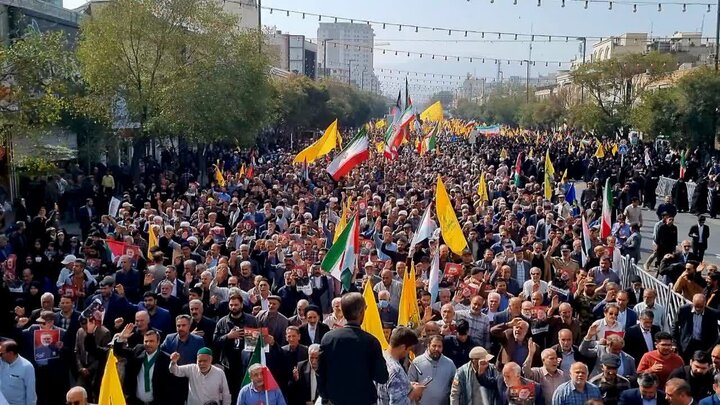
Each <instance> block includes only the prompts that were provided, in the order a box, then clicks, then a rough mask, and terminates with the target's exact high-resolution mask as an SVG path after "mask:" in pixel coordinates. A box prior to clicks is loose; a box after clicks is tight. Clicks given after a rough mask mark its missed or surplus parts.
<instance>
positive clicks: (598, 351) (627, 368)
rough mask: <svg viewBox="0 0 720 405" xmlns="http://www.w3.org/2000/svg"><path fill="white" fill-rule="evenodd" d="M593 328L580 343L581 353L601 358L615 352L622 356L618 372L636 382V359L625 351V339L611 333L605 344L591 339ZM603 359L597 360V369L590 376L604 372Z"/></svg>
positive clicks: (593, 357)
mask: <svg viewBox="0 0 720 405" xmlns="http://www.w3.org/2000/svg"><path fill="white" fill-rule="evenodd" d="M592 331H593V330H592V328H591V329H590V330H589V331H588V335H587V336H585V339H583V341H582V343H580V353H582V354H583V355H584V356H587V357H589V358H592V359H597V360H601V359H602V357H603V355H605V354H608V353H610V354H614V355H616V356H618V357H619V358H620V366H618V370H617V374H618V375H621V376H623V377H625V378H627V379H628V380H630V382H634V381H635V378H636V377H637V372H636V371H635V359H634V358H632V357H631V356H630V355H629V354H627V353H625V352H624V351H623V349H624V348H625V339H623V338H622V337H621V336H619V335H610V336H608V337H607V339H605V342H604V343H605V344H604V345H603V344H600V343H602V342H597V341H595V340H591V339H590V336H591V335H590V333H592ZM601 363H602V362H601V361H596V362H595V369H594V370H593V371H592V372H591V373H590V377H591V378H592V377H595V376H596V375H598V374H600V373H601V372H602V368H601Z"/></svg>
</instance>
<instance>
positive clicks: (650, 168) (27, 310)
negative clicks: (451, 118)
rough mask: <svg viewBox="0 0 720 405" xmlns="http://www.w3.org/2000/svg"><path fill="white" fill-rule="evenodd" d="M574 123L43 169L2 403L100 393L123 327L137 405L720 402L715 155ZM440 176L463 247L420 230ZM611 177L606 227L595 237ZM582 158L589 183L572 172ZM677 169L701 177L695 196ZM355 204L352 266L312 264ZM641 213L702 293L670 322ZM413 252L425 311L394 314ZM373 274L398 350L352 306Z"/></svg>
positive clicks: (670, 260)
mask: <svg viewBox="0 0 720 405" xmlns="http://www.w3.org/2000/svg"><path fill="white" fill-rule="evenodd" d="M581 138H582V136H581V135H580V134H577V133H572V132H568V133H557V134H554V133H535V132H532V131H523V132H517V133H513V134H503V135H496V136H487V137H486V136H474V135H472V136H471V137H467V136H462V135H459V134H455V133H452V132H450V131H443V134H442V135H441V136H440V139H439V142H438V145H437V149H436V150H435V151H431V152H430V153H426V154H424V155H422V156H420V155H418V153H417V152H416V151H415V150H414V148H413V147H412V146H411V145H410V144H408V145H406V146H404V147H403V148H402V149H401V150H400V156H399V157H398V159H396V160H392V161H391V160H387V159H385V158H383V156H382V154H377V153H375V151H372V154H371V158H370V159H369V160H368V161H366V162H365V163H363V164H362V165H360V166H359V167H357V168H355V169H354V170H353V171H352V172H350V173H349V174H348V175H347V176H346V177H345V178H343V179H341V180H340V181H339V182H334V181H333V180H332V179H331V178H330V177H329V176H328V175H327V173H326V172H325V167H326V164H325V162H324V161H323V159H321V160H319V161H317V162H315V163H314V164H312V165H310V166H309V167H304V166H302V167H301V166H299V165H292V160H293V157H294V155H293V154H292V153H291V151H287V150H283V149H281V148H278V147H272V148H265V149H263V150H262V151H259V150H257V149H253V150H250V151H222V150H221V151H217V152H215V155H213V156H208V157H207V159H206V161H207V162H215V161H216V160H218V161H220V162H222V165H221V167H222V170H221V173H222V176H221V177H222V179H219V178H218V177H219V176H218V175H215V174H214V170H215V169H213V168H209V169H208V172H209V173H210V175H209V180H207V179H204V178H203V177H202V176H200V175H199V173H200V171H199V170H198V169H197V166H196V165H195V163H192V162H195V161H196V160H194V159H193V157H191V158H189V159H188V157H187V156H183V154H172V153H163V156H162V160H161V161H160V162H156V161H155V160H153V159H150V158H148V159H145V160H144V161H143V162H142V164H141V171H140V172H139V173H129V172H128V171H127V170H126V168H125V167H122V168H119V167H113V168H107V167H105V166H102V165H98V166H96V167H94V168H93V170H92V171H91V172H90V173H83V172H82V170H80V168H79V167H74V168H73V169H72V170H71V171H70V172H68V173H67V175H66V176H55V177H53V178H49V179H47V182H45V183H44V185H43V187H40V188H36V189H35V190H34V191H35V194H34V195H31V196H28V199H29V200H30V204H28V203H26V201H25V200H18V201H16V203H15V204H14V205H13V207H12V215H13V216H14V221H13V223H12V224H10V225H9V226H8V229H7V232H6V234H5V235H2V236H0V262H2V268H3V280H2V291H0V300H1V301H2V302H0V304H1V305H2V308H3V309H4V311H3V313H2V315H0V335H2V337H3V341H2V342H1V343H0V357H1V358H2V361H0V394H1V395H0V404H1V403H5V402H6V403H8V404H11V405H20V404H22V405H29V404H35V403H37V404H59V403H62V402H63V401H66V402H67V403H68V404H70V403H72V404H84V403H87V402H96V401H98V398H99V394H100V387H101V382H102V376H103V370H104V369H105V364H106V360H107V357H108V353H109V350H110V349H112V353H113V354H114V356H115V357H117V359H118V370H119V374H120V377H121V380H122V391H123V395H124V396H125V398H126V399H127V401H128V403H130V404H171V405H172V404H185V403H187V404H189V405H208V404H223V405H227V404H231V403H232V404H236V403H237V404H242V405H256V404H259V403H263V404H266V405H279V404H300V405H305V404H308V403H315V401H316V400H317V399H318V398H322V402H323V403H331V404H358V405H369V404H375V403H378V404H393V405H396V404H397V405H400V404H412V403H417V404H423V405H425V404H427V405H436V404H458V405H477V404H506V403H510V404H531V403H539V404H544V403H546V404H553V405H566V404H567V405H574V404H585V403H589V404H599V403H604V404H610V405H613V404H638V405H640V404H664V403H667V402H669V403H671V404H673V405H687V404H689V403H691V402H692V401H695V402H698V401H704V402H700V403H703V404H704V403H708V404H712V403H715V401H720V345H717V344H718V343H719V342H718V320H719V318H720V315H718V312H717V309H718V308H720V295H719V294H718V291H719V289H720V272H717V266H716V265H715V264H713V263H711V262H708V261H704V257H703V255H704V252H705V250H706V249H707V246H708V239H709V238H710V228H709V227H708V225H706V224H705V217H704V215H709V216H710V217H713V218H714V217H715V216H716V211H717V207H718V199H717V189H718V186H717V182H718V181H720V178H718V175H719V174H720V163H718V162H716V160H715V159H714V158H713V159H712V160H710V161H709V163H708V164H707V165H706V164H704V163H703V162H704V160H703V156H702V155H701V153H700V152H699V151H695V152H691V153H688V156H687V159H686V160H685V159H681V156H680V153H678V152H676V151H671V150H663V149H658V148H655V147H654V146H653V145H650V144H648V145H646V144H643V143H642V142H639V143H637V144H636V143H634V142H633V143H629V144H627V145H623V146H624V147H627V153H626V154H624V155H622V156H621V154H619V153H617V154H616V153H612V152H611V149H612V145H611V144H606V150H607V152H606V154H605V157H602V158H598V157H596V152H597V151H596V148H597V146H596V141H592V142H588V141H585V140H584V139H581ZM346 139H349V138H346ZM546 151H549V156H550V158H551V160H552V162H553V164H554V167H555V176H554V179H553V185H552V189H553V190H552V198H551V199H549V200H548V199H546V198H544V190H543V180H544V170H545V169H544V167H545V165H544V158H545V153H546ZM211 158H212V159H211ZM681 161H683V162H687V163H686V164H684V166H683V169H684V178H683V179H681V180H680V181H678V182H677V184H676V186H675V187H674V188H673V193H672V195H670V196H667V197H666V198H665V199H664V200H663V201H661V202H658V201H656V192H655V188H656V187H657V184H658V181H659V177H660V176H661V175H662V176H668V177H674V178H677V177H678V173H679V170H680V165H681ZM516 162H517V163H519V165H520V168H521V170H520V172H519V173H516V170H515V166H516ZM481 174H484V176H485V179H486V180H487V189H488V198H487V199H484V198H481V196H480V195H479V194H478V181H479V180H478V179H479V178H480V175H481ZM438 175H441V176H442V178H443V181H444V183H445V185H446V187H447V190H448V192H449V195H450V199H451V202H452V204H453V205H454V209H455V212H456V214H457V218H458V220H459V223H460V226H461V228H462V231H463V234H464V236H465V239H466V241H467V248H466V249H465V250H464V251H463V252H462V253H461V254H455V253H453V252H451V251H450V250H449V248H448V246H447V245H446V244H445V243H444V242H445V241H444V240H443V235H442V234H441V233H440V232H439V230H438V231H436V232H435V233H434V234H433V235H432V236H431V237H430V238H428V239H426V240H425V241H422V242H421V243H419V244H417V245H415V246H410V245H411V243H410V242H411V241H412V240H413V235H414V234H415V233H416V232H417V231H418V227H419V226H420V222H421V218H422V216H423V213H424V212H425V210H426V208H427V207H428V206H429V205H431V204H433V198H434V196H435V189H434V188H435V181H436V178H437V176H438ZM133 177H135V179H133ZM608 178H609V179H610V181H609V184H610V185H611V187H612V188H613V194H612V195H613V200H612V201H611V202H610V206H611V209H612V230H611V235H610V236H608V237H605V238H601V236H600V223H601V217H602V212H601V211H602V206H603V198H604V197H603V196H604V195H606V194H605V193H604V190H603V188H604V187H605V184H606V183H605V180H606V179H608ZM575 180H577V181H583V182H586V183H587V186H586V187H583V189H582V191H581V190H580V189H577V192H576V189H575V187H574V185H573V183H574V181H575ZM685 180H693V181H695V182H696V183H697V184H698V186H697V187H696V189H695V192H696V193H700V194H699V196H698V198H695V199H693V201H695V204H693V206H692V207H690V206H688V203H687V201H688V199H687V189H685V191H684V194H683V187H684V185H683V184H684V181H685ZM38 190H39V192H38ZM71 193H72V195H71ZM574 193H576V194H574ZM573 195H574V198H573ZM113 197H115V198H117V200H119V201H118V204H117V205H116V206H115V207H116V209H117V212H110V209H109V207H110V206H111V205H112V204H111V201H113V200H112V199H113ZM658 203H660V204H658ZM344 207H350V211H351V213H352V214H355V215H358V216H359V218H360V219H359V226H360V238H361V249H360V252H359V260H358V265H357V266H355V268H354V269H353V271H354V275H353V280H352V283H351V284H350V286H349V288H348V287H347V286H343V285H342V283H341V282H340V281H339V280H337V279H335V278H333V277H332V276H331V275H330V274H329V273H326V272H325V271H324V270H323V269H322V267H321V263H322V261H323V258H324V257H325V255H326V254H327V252H328V249H329V248H330V247H331V246H332V245H333V242H334V238H335V237H336V232H335V230H336V229H335V227H336V225H338V223H339V222H340V221H342V220H346V219H347V218H342V217H343V208H344ZM643 207H645V208H648V209H650V210H651V211H649V213H648V211H643ZM688 211H692V212H694V213H696V214H698V215H699V217H698V224H697V225H696V226H695V227H693V228H692V229H691V231H690V234H688V235H682V234H678V231H677V227H676V226H675V225H674V224H673V219H674V217H675V215H677V213H681V212H688ZM31 212H32V214H35V213H36V215H32V214H31ZM10 214H11V213H10V212H9V211H7V212H6V213H5V218H6V219H7V218H9V217H10ZM656 215H657V218H654V217H655V216H656ZM582 218H584V219H585V220H586V222H587V223H588V224H589V226H588V230H587V231H588V233H589V234H587V235H584V232H583V226H582ZM68 219H75V220H77V221H78V223H79V230H80V232H79V234H75V235H74V234H71V233H70V232H69V231H68V230H67V229H66V228H64V225H65V224H66V221H67V220H68ZM433 220H434V221H437V218H435V215H434V211H433ZM648 225H650V226H654V228H653V237H654V240H653V241H654V244H655V246H656V250H655V252H654V254H653V256H652V258H651V259H650V260H648V262H647V266H648V267H655V268H656V269H657V272H658V277H659V278H660V279H661V280H662V281H663V282H664V283H666V284H668V285H671V286H672V288H673V289H674V290H675V291H676V292H678V293H679V294H681V295H683V296H684V297H685V298H687V299H688V300H689V301H690V302H691V303H690V304H688V305H686V306H684V307H682V308H681V309H680V311H679V313H678V314H677V316H676V317H675V319H677V320H676V321H675V322H673V323H672V324H671V323H670V322H669V321H668V311H667V309H666V308H663V307H662V306H661V305H660V304H659V303H658V302H657V295H658V294H657V291H655V290H653V289H652V288H646V286H644V285H643V284H642V282H641V280H640V279H639V278H634V279H632V280H629V281H630V284H629V285H622V281H624V280H621V279H620V276H619V274H618V272H619V270H620V266H621V265H622V264H621V263H622V256H624V255H629V256H630V257H631V258H632V259H634V260H635V261H636V262H640V260H641V254H640V253H641V250H640V244H641V240H642V237H643V236H642V234H641V229H642V227H643V226H646V227H647V226H648ZM585 237H587V238H589V240H590V243H591V249H586V248H585V244H584V240H585ZM586 250H587V251H586ZM436 255H437V256H438V257H439V263H440V269H441V272H442V274H441V275H440V280H439V292H438V294H437V297H438V298H437V300H436V301H435V302H432V297H433V295H432V294H431V293H430V291H431V289H432V286H430V285H429V272H430V268H431V261H432V259H433V258H434V257H435V256H436ZM411 268H414V269H415V274H416V276H417V280H416V284H417V286H418V287H419V288H418V291H417V292H416V293H417V297H418V302H417V305H418V313H419V314H420V318H421V319H420V320H419V321H418V322H417V323H415V324H409V325H398V312H399V305H400V299H401V294H402V290H403V280H404V277H405V275H406V273H407V272H409V271H410V269H411ZM451 270H457V271H451ZM368 283H370V285H369V286H370V287H372V291H373V294H374V297H375V300H376V303H377V307H378V309H379V316H380V319H381V321H382V324H383V330H384V332H385V337H386V339H387V340H388V342H389V347H388V348H387V349H386V350H382V348H381V344H380V342H379V340H378V339H377V338H376V337H374V336H372V335H370V334H368V333H366V332H364V331H362V330H361V327H360V325H361V324H362V323H363V319H364V316H365V312H366V305H365V300H364V298H363V296H362V295H361V294H360V293H361V292H363V291H364V290H365V287H366V286H367V285H368ZM256 349H257V351H258V352H263V357H264V359H265V360H264V363H263V364H264V365H262V364H257V363H256V362H255V361H253V355H254V353H255V351H256ZM706 398H709V399H706ZM3 400H4V401H5V402H2V401H3ZM708 401H709V402H708Z"/></svg>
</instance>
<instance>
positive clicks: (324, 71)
mask: <svg viewBox="0 0 720 405" xmlns="http://www.w3.org/2000/svg"><path fill="white" fill-rule="evenodd" d="M334 40H335V39H334V38H326V39H323V41H322V42H323V78H325V79H327V75H328V70H327V43H328V41H334Z"/></svg>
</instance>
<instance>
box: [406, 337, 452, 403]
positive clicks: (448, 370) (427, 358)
mask: <svg viewBox="0 0 720 405" xmlns="http://www.w3.org/2000/svg"><path fill="white" fill-rule="evenodd" d="M455 371H456V368H455V364H453V362H452V360H450V359H449V358H447V357H445V356H444V355H443V337H442V336H440V335H433V336H431V337H430V339H429V342H428V346H427V350H426V351H425V353H424V354H422V355H420V356H417V357H416V358H415V360H413V362H412V365H411V366H410V368H409V369H408V377H409V378H410V381H413V382H417V383H421V384H424V383H423V382H424V381H425V379H426V378H427V377H428V376H432V378H433V379H432V381H430V382H428V383H426V384H424V385H425V390H424V391H423V394H422V398H421V399H420V401H418V402H417V403H418V405H435V404H437V405H448V404H449V403H450V385H451V383H452V381H453V378H454V377H455Z"/></svg>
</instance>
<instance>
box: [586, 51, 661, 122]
mask: <svg viewBox="0 0 720 405" xmlns="http://www.w3.org/2000/svg"><path fill="white" fill-rule="evenodd" d="M674 69H675V59H674V58H673V56H672V55H670V54H664V53H658V52H651V53H648V54H626V55H621V56H617V57H612V58H610V59H607V60H602V61H597V62H591V63H585V64H582V65H580V66H579V67H578V68H577V69H576V70H575V71H573V72H572V78H573V82H574V83H575V84H576V85H578V86H584V88H585V91H586V92H587V93H588V94H589V95H590V96H591V98H592V100H593V101H594V104H595V105H596V106H597V107H598V109H599V111H600V112H601V113H602V115H603V116H604V117H603V120H602V122H596V123H595V125H593V126H595V127H598V128H607V129H606V130H612V132H614V133H616V134H620V133H621V132H622V133H623V134H624V135H627V132H628V129H629V128H628V123H629V122H630V113H631V111H632V107H633V106H634V105H635V102H636V101H637V100H639V98H640V97H642V95H643V94H644V92H645V89H646V88H647V86H648V85H650V84H651V83H652V82H655V81H656V80H658V79H660V78H662V77H664V76H665V75H666V74H667V73H669V72H671V71H673V70H674Z"/></svg>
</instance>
